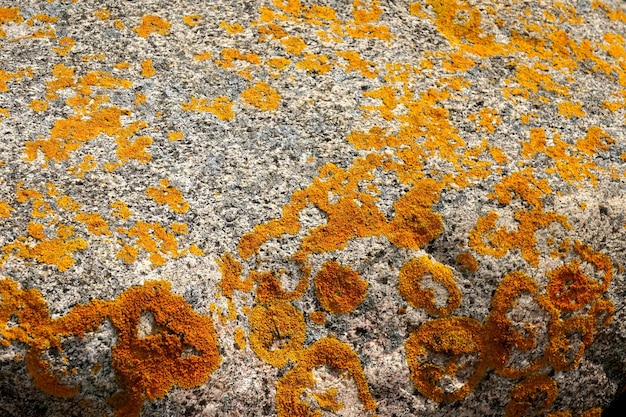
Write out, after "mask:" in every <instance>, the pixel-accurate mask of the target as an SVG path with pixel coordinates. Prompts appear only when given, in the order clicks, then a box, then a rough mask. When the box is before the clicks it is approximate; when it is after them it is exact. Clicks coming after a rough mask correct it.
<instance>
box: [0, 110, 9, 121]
mask: <svg viewBox="0 0 626 417" xmlns="http://www.w3.org/2000/svg"><path fill="white" fill-rule="evenodd" d="M9 116H11V114H10V113H9V109H6V108H4V107H0V121H2V120H3V119H6V118H7V117H9Z"/></svg>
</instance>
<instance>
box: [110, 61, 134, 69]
mask: <svg viewBox="0 0 626 417" xmlns="http://www.w3.org/2000/svg"><path fill="white" fill-rule="evenodd" d="M114 67H115V68H116V69H118V70H123V69H128V68H130V64H129V63H128V62H126V61H120V62H118V63H117V64H115V65H114Z"/></svg>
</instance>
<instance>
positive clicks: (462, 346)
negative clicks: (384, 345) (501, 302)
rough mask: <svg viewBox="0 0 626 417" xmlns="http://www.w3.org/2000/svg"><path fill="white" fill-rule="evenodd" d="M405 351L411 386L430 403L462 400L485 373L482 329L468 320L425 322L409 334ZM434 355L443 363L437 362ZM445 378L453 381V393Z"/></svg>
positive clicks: (462, 318)
mask: <svg viewBox="0 0 626 417" xmlns="http://www.w3.org/2000/svg"><path fill="white" fill-rule="evenodd" d="M405 348H406V358H407V362H408V364H409V369H410V371H411V380H412V381H413V385H414V386H415V388H416V389H417V390H418V391H419V392H420V393H421V394H422V395H424V396H426V397H427V398H430V399H431V400H434V401H438V402H441V401H458V400H460V399H462V398H465V397H466V396H467V395H468V394H469V393H470V392H471V391H472V390H473V389H474V387H475V386H476V385H477V384H478V383H479V382H480V380H481V379H482V378H483V376H484V374H485V372H486V370H487V360H486V358H487V352H486V346H485V342H484V336H483V327H482V325H481V324H480V323H479V322H478V321H476V320H474V319H470V318H468V317H449V318H441V319H435V320H432V321H429V322H427V323H425V324H423V325H421V326H420V327H419V328H418V329H417V330H416V331H414V332H413V333H411V335H410V336H409V338H408V339H407V340H406V342H405ZM437 355H445V357H446V359H447V360H445V361H443V362H441V361H440V360H438V358H437ZM431 358H432V359H431ZM431 361H436V363H433V362H431ZM441 363H443V364H444V365H441ZM449 378H453V379H455V380H456V384H455V385H454V390H450V389H449V388H450V387H449V385H448V384H446V380H447V379H449Z"/></svg>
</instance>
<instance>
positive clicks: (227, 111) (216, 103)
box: [180, 96, 235, 120]
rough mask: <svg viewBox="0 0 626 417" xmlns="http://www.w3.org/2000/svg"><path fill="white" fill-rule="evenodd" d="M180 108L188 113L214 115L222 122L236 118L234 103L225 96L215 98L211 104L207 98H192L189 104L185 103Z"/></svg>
mask: <svg viewBox="0 0 626 417" xmlns="http://www.w3.org/2000/svg"><path fill="white" fill-rule="evenodd" d="M180 107H181V108H182V109H183V110H187V111H196V112H198V113H202V112H209V113H213V114H214V115H215V117H217V118H218V119H220V120H232V119H233V118H234V117H235V113H234V112H233V103H232V102H231V101H230V99H229V98H228V97H224V96H219V97H215V98H214V99H213V101H212V102H211V103H209V100H208V99H206V98H197V97H191V98H190V99H189V103H183V104H181V105H180Z"/></svg>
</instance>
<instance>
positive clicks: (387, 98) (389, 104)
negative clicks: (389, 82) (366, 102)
mask: <svg viewBox="0 0 626 417" xmlns="http://www.w3.org/2000/svg"><path fill="white" fill-rule="evenodd" d="M363 95H364V96H365V97H371V98H374V99H378V100H380V101H381V103H382V104H381V105H380V106H362V107H361V108H362V109H363V110H374V111H378V112H380V115H381V116H382V117H383V118H384V119H385V120H392V119H394V118H395V115H394V114H393V113H392V112H393V110H394V109H395V108H396V106H397V105H398V103H397V100H396V93H395V92H394V90H393V88H392V87H381V88H379V89H376V90H371V91H366V92H365V93H363Z"/></svg>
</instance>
